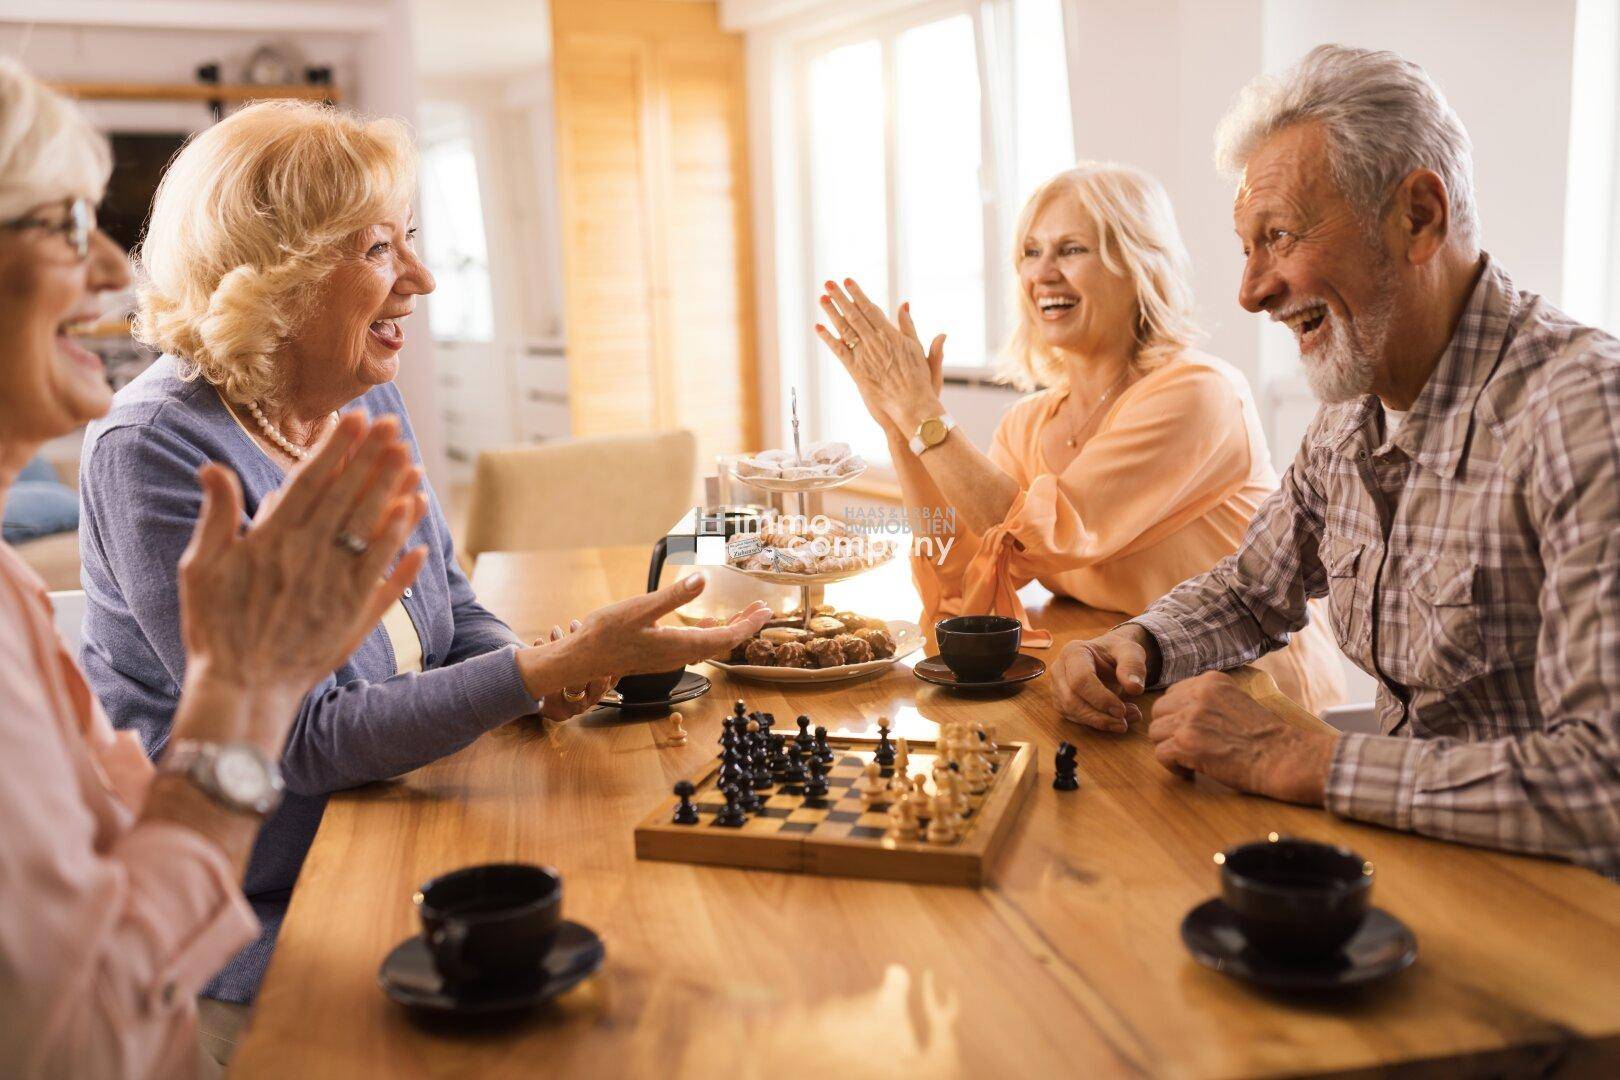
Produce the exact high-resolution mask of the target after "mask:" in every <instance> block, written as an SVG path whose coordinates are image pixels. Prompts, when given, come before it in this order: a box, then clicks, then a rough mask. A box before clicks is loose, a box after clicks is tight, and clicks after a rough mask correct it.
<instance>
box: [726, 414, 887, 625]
mask: <svg viewBox="0 0 1620 1080" xmlns="http://www.w3.org/2000/svg"><path fill="white" fill-rule="evenodd" d="M792 415H793V456H794V457H795V458H802V456H803V454H802V452H801V450H800V448H799V447H800V444H799V395H798V392H797V391H794V392H793V396H792ZM865 471H866V467H865V466H864V465H863V466H862V467H861V468H859V469H857V470H855V471H854V472H851V473H846V474H844V475H842V476H815V477H811V478H809V479H807V480H779V479H775V478H772V477H766V476H742V475H740V474H738V473H736V472H735V471H733V473H732V475H733V476H734V477H735V478H736V479H737V480H739V481H741V482H742V483H744V484H747V485H748V486H749V487H752V488H757V489H758V490H760V491H769V492H772V493H777V494H793V495H797V496H798V499H797V505H798V514H799V518H800V519H801V520H808V515H807V514H806V513H805V496H806V495H808V494H809V493H811V492H813V491H831V490H832V489H833V488H838V487H843V486H844V485H845V484H847V483H849V482H850V481H851V480H853V479H855V478H856V477H857V476H860V475H861V474H862V473H864V472H865ZM892 558H894V552H892V551H890V552H889V553H888V554H887V555H886V556H885V557H884V558H882V559H879V560H877V561H876V562H865V561H864V560H863V564H862V565H860V566H856V567H851V568H850V569H847V570H831V571H828V572H827V573H824V574H795V573H790V572H787V571H775V570H747V569H744V568H743V567H741V566H736V565H733V563H732V562H731V559H730V553H729V552H728V553H727V559H726V565H727V566H728V567H730V568H731V569H732V570H735V571H736V572H737V573H739V574H747V575H748V576H749V577H752V578H758V579H759V580H760V581H767V582H770V583H771V584H772V585H797V586H799V611H800V613H801V615H802V616H803V619H804V628H805V629H806V630H808V629H809V628H810V618H811V614H812V612H811V609H812V606H813V605H812V603H811V590H812V589H816V588H819V587H820V586H823V585H831V584H832V583H833V582H835V581H843V580H845V579H847V578H852V577H856V576H858V575H860V574H864V573H866V572H867V571H868V570H875V569H877V568H878V567H879V566H882V565H883V564H884V563H886V562H888V561H889V559H892Z"/></svg>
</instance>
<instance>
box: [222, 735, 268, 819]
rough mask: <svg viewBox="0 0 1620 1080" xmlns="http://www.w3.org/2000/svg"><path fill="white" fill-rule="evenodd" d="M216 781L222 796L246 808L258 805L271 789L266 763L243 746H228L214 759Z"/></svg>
mask: <svg viewBox="0 0 1620 1080" xmlns="http://www.w3.org/2000/svg"><path fill="white" fill-rule="evenodd" d="M214 780H215V782H216V783H218V784H219V790H220V794H222V795H224V796H225V797H226V798H227V799H229V800H231V801H232V802H235V803H241V804H242V805H244V806H250V805H252V804H254V803H257V802H258V801H259V800H260V799H262V798H263V797H264V796H265V793H266V789H267V788H268V787H269V783H268V780H267V778H266V777H265V773H264V763H263V762H261V761H260V760H259V759H258V757H257V756H255V755H254V753H253V752H252V751H251V750H248V749H247V748H245V747H241V746H227V747H225V748H224V749H222V750H221V751H220V752H219V756H218V757H217V758H215V759H214Z"/></svg>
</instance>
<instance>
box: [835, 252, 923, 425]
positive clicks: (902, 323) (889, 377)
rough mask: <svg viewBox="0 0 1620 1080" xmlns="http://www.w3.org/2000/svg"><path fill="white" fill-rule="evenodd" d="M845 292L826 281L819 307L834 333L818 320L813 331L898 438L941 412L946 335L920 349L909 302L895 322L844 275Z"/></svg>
mask: <svg viewBox="0 0 1620 1080" xmlns="http://www.w3.org/2000/svg"><path fill="white" fill-rule="evenodd" d="M844 284H845V285H846V286H848V289H849V291H848V292H847V293H846V292H845V291H844V290H843V289H841V288H839V287H838V285H837V284H836V283H834V282H831V281H829V282H826V293H825V294H824V295H823V296H822V297H821V308H822V310H823V311H825V312H826V313H827V317H828V319H829V320H830V321H831V323H832V325H833V327H834V329H835V330H836V331H837V333H836V334H834V333H833V332H831V331H829V330H828V329H827V328H826V327H825V326H822V325H821V324H819V323H818V324H816V334H817V335H818V336H819V337H820V338H821V340H822V342H823V343H824V344H826V346H827V348H828V349H830V350H832V353H833V355H834V356H836V357H838V360H839V362H840V363H842V364H843V365H844V369H845V370H846V371H848V372H849V374H850V377H851V378H852V379H854V380H855V386H856V388H857V389H858V390H859V391H860V394H861V400H862V401H863V402H864V403H865V405H866V409H867V411H868V412H869V413H871V414H872V418H873V419H874V420H876V421H877V422H878V423H879V424H881V425H883V427H884V429H885V430H886V431H888V432H889V433H890V434H898V435H899V436H900V437H901V438H902V439H904V438H905V437H907V436H909V435H910V433H911V432H912V431H913V430H914V429H915V428H916V426H917V424H919V423H921V422H922V421H923V420H925V419H927V418H928V417H930V416H937V415H939V414H940V413H941V412H943V411H944V408H943V406H941V405H940V401H939V395H940V391H941V389H942V387H943V385H944V376H943V366H944V362H945V335H944V334H941V335H939V336H938V337H936V338H935V339H934V342H933V344H932V345H931V346H930V347H929V348H928V349H924V348H923V345H922V339H921V338H919V337H918V336H917V328H916V327H915V326H914V325H912V322H911V311H910V305H901V308H900V312H899V325H898V326H896V325H895V324H894V323H892V322H890V321H889V319H888V318H887V317H886V316H885V315H884V314H883V311H882V309H881V308H879V307H878V306H877V305H876V304H874V303H872V301H871V300H869V299H867V296H866V294H865V293H864V292H862V291H861V287H860V286H859V285H857V284H856V283H855V282H854V281H853V280H852V279H849V278H846V279H845V280H844Z"/></svg>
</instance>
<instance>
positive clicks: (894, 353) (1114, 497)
mask: <svg viewBox="0 0 1620 1080" xmlns="http://www.w3.org/2000/svg"><path fill="white" fill-rule="evenodd" d="M1016 237H1017V250H1016V251H1015V253H1014V265H1015V268H1016V270H1017V274H1018V286H1019V288H1018V298H1019V310H1020V313H1021V316H1022V317H1021V320H1020V326H1019V328H1018V330H1017V332H1016V334H1015V335H1014V338H1013V341H1012V342H1011V344H1010V346H1009V349H1008V366H1007V370H1006V373H1005V374H1006V375H1007V378H1008V381H1010V382H1012V383H1013V384H1015V385H1017V386H1019V387H1020V388H1022V389H1025V390H1032V391H1035V392H1034V393H1031V394H1029V396H1027V397H1025V398H1023V399H1022V400H1020V401H1019V402H1017V403H1016V404H1015V405H1013V406H1012V407H1011V408H1010V409H1008V410H1007V413H1006V414H1005V415H1004V416H1003V417H1002V420H1001V424H1000V426H999V427H998V428H997V430H996V433H995V437H994V440H993V442H992V444H991V447H990V451H989V453H988V454H985V453H983V452H981V451H980V450H979V449H978V448H977V447H975V446H974V445H973V444H972V443H971V442H970V441H969V440H968V439H967V438H966V437H965V436H964V435H963V434H962V433H961V432H960V431H959V430H956V429H955V427H954V421H951V420H950V419H949V417H948V416H947V415H946V413H945V409H944V407H943V405H941V403H940V390H941V386H942V380H941V369H942V365H943V361H944V336H943V335H941V336H940V337H937V338H935V339H934V342H933V344H932V346H931V347H930V348H929V349H927V350H926V351H925V350H924V349H923V347H922V343H921V340H920V339H919V338H918V337H917V334H916V330H915V328H914V327H913V325H912V322H911V314H910V310H909V305H902V306H901V308H900V311H899V313H898V321H899V325H898V327H897V326H895V325H894V324H893V323H891V322H890V321H889V320H888V319H887V318H886V317H885V316H884V315H883V312H882V311H881V310H879V309H878V308H877V307H876V306H875V305H873V304H872V303H870V301H868V300H867V299H866V297H865V295H864V294H863V293H862V292H861V290H860V287H859V286H858V285H856V284H855V283H854V282H853V281H846V282H845V286H846V287H847V289H848V291H847V292H846V291H845V290H844V289H841V288H839V287H838V286H837V285H836V284H834V283H833V282H827V295H825V296H823V297H822V298H821V304H822V308H823V310H824V311H825V312H826V313H827V315H828V317H829V319H830V320H831V321H832V324H833V328H834V329H835V330H836V331H837V333H836V336H835V335H834V333H832V332H830V331H829V330H828V329H826V328H824V327H820V326H818V327H817V328H816V329H817V332H818V333H819V334H820V335H821V337H822V340H823V341H824V342H825V343H826V344H827V346H828V348H829V349H831V350H832V351H833V353H834V354H835V355H836V356H838V358H839V359H840V360H841V361H842V362H843V363H844V365H845V367H846V368H847V369H848V370H849V372H850V374H851V375H852V376H853V377H854V379H855V382H856V385H857V386H858V387H859V388H860V391H861V396H862V399H863V400H864V401H865V403H866V406H867V409H868V411H870V412H871V414H872V417H873V418H874V419H875V420H877V422H878V423H879V424H880V425H882V427H883V429H884V431H885V433H886V434H887V436H888V441H889V448H890V452H891V454H892V456H893V459H894V463H895V469H896V472H897V473H898V474H899V478H900V483H901V488H902V491H903V493H904V496H905V501H906V506H907V509H908V511H910V512H911V513H912V515H913V519H912V520H913V521H914V522H916V521H919V520H927V518H928V517H930V516H931V517H932V518H933V520H935V521H938V522H943V523H944V526H945V529H946V530H947V531H946V532H945V533H944V534H943V535H942V536H941V537H936V538H934V539H935V540H936V543H935V545H934V549H935V550H934V551H933V552H929V551H928V550H926V548H923V549H922V550H919V551H918V552H916V553H914V555H913V559H912V569H913V575H914V577H915V580H916V583H917V587H918V590H919V591H920V592H921V594H922V597H923V602H924V606H925V609H926V611H927V617H928V618H929V620H930V621H932V620H933V619H935V618H939V617H943V616H946V615H955V614H964V613H974V614H976V613H995V614H1001V615H1011V616H1014V617H1016V618H1018V619H1020V620H1021V621H1023V622H1024V623H1025V627H1026V632H1025V638H1024V640H1025V644H1027V645H1031V646H1035V647H1042V646H1046V645H1049V644H1050V643H1051V637H1050V635H1049V634H1047V633H1046V632H1045V631H1040V630H1033V629H1029V628H1028V621H1027V619H1026V618H1025V613H1024V608H1023V605H1022V604H1021V603H1020V601H1019V598H1018V590H1019V589H1020V588H1022V587H1023V586H1024V585H1026V584H1028V583H1029V582H1030V581H1031V580H1039V581H1040V582H1041V583H1042V584H1043V585H1045V586H1046V587H1047V588H1049V589H1050V590H1052V592H1054V593H1056V594H1058V595H1060V596H1069V597H1073V598H1074V599H1076V600H1079V601H1081V602H1082V603H1084V604H1087V605H1090V606H1092V607H1097V608H1102V609H1105V610H1109V611H1118V612H1122V613H1125V614H1127V615H1129V614H1136V613H1138V612H1141V611H1142V610H1143V609H1145V608H1146V607H1147V606H1148V605H1149V604H1150V603H1152V602H1153V601H1154V600H1156V599H1158V598H1159V597H1160V596H1162V595H1164V594H1165V593H1166V592H1169V591H1170V589H1171V588H1173V587H1174V586H1175V585H1177V584H1179V583H1180V582H1181V581H1183V580H1185V579H1186V578H1188V577H1191V576H1193V575H1194V574H1198V573H1201V572H1203V571H1205V570H1207V569H1209V568H1210V567H1211V566H1213V565H1214V564H1215V563H1216V562H1218V561H1219V560H1220V559H1222V558H1224V557H1225V556H1227V555H1230V554H1232V552H1234V551H1235V550H1237V547H1238V543H1239V541H1240V540H1241V539H1242V537H1243V533H1244V531H1245V530H1246V529H1247V527H1248V523H1249V520H1250V518H1252V517H1253V516H1254V513H1255V510H1256V509H1257V508H1258V507H1259V505H1260V503H1261V501H1262V500H1263V499H1265V498H1266V497H1267V496H1269V495H1270V494H1271V493H1272V492H1273V491H1274V490H1275V489H1276V487H1277V475H1276V473H1275V471H1274V470H1273V469H1272V467H1271V458H1270V454H1269V453H1268V452H1267V449H1266V443H1265V437H1264V435H1263V434H1262V431H1261V427H1260V421H1259V416H1258V414H1257V413H1256V411H1255V407H1254V402H1253V400H1252V398H1251V396H1250V394H1249V388H1248V385H1247V383H1246V382H1245V381H1244V379H1243V376H1242V375H1241V374H1239V373H1238V372H1237V371H1236V370H1235V369H1233V368H1232V367H1231V366H1230V365H1228V364H1226V363H1224V362H1223V361H1221V360H1218V359H1216V358H1215V357H1212V356H1207V355H1204V354H1202V353H1198V352H1195V351H1193V349H1192V348H1191V345H1192V342H1193V341H1194V340H1195V339H1196V338H1197V337H1198V336H1199V335H1198V330H1197V327H1196V326H1195V324H1194V322H1193V319H1192V309H1193V303H1192V292H1191V289H1190V287H1189V286H1188V284H1187V256H1186V251H1185V249H1184V248H1183V246H1182V243H1181V238H1180V235H1179V234H1178V232H1177V230H1176V224H1175V217H1174V214H1173V212H1172V211H1171V208H1170V203H1169V199H1168V198H1167V196H1166V195H1165V193H1164V190H1163V188H1161V187H1160V186H1159V184H1158V182H1157V181H1155V180H1154V179H1153V178H1152V177H1150V176H1148V175H1147V174H1145V173H1143V172H1140V171H1138V170H1136V169H1132V168H1127V167H1124V166H1120V165H1114V164H1100V163H1086V164H1082V165H1080V166H1079V167H1077V168H1074V169H1071V170H1069V171H1067V172H1064V173H1060V174H1059V175H1057V176H1055V177H1053V178H1052V179H1051V180H1049V181H1047V182H1046V183H1045V184H1043V185H1042V186H1041V187H1040V188H1039V189H1038V190H1037V191H1036V192H1035V194H1034V195H1033V196H1031V197H1030V199H1029V201H1028V202H1027V203H1026V204H1025V206H1024V210H1023V212H1022V214H1021V215H1020V219H1019V224H1018V229H1017V233H1016ZM1037 388H1040V389H1037ZM942 421H943V422H942ZM947 538H948V539H952V540H953V541H954V542H953V543H951V545H950V546H949V549H948V550H946V551H945V552H944V553H943V554H941V552H940V550H939V549H940V548H941V547H943V545H940V544H938V543H937V541H938V540H939V539H947ZM1258 666H1260V667H1262V668H1264V669H1265V670H1267V671H1269V672H1270V673H1271V675H1272V676H1273V677H1274V678H1275V679H1276V681H1277V683H1278V685H1279V686H1280V687H1281V688H1282V690H1283V691H1284V692H1285V693H1287V694H1288V695H1289V696H1290V697H1292V698H1293V699H1295V700H1296V701H1298V702H1300V703H1301V704H1302V705H1304V706H1305V707H1307V708H1309V709H1311V710H1313V711H1320V710H1321V709H1322V708H1325V707H1326V706H1329V705H1333V704H1337V703H1338V702H1339V701H1340V700H1341V699H1342V697H1343V677H1342V671H1341V668H1340V664H1339V658H1338V654H1337V651H1336V650H1335V648H1334V646H1333V643H1332V641H1331V639H1330V638H1329V637H1328V636H1327V634H1326V633H1325V631H1324V629H1323V624H1322V623H1321V622H1320V621H1319V620H1313V621H1312V622H1311V623H1310V624H1309V625H1308V626H1307V627H1306V628H1305V629H1304V630H1303V631H1301V632H1300V633H1299V634H1296V635H1295V636H1294V638H1293V640H1292V642H1291V643H1290V644H1289V646H1288V647H1287V648H1286V649H1283V650H1280V651H1278V652H1274V653H1271V654H1269V655H1268V656H1266V657H1265V658H1263V659H1262V660H1261V661H1259V663H1258Z"/></svg>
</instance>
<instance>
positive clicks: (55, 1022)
mask: <svg viewBox="0 0 1620 1080" xmlns="http://www.w3.org/2000/svg"><path fill="white" fill-rule="evenodd" d="M0 687H3V688H4V694H3V697H0V701H3V705H0V760H4V762H5V776H4V778H3V782H0V822H4V823H5V824H4V828H3V829H0V897H4V903H0V1002H5V1006H4V1008H0V1075H4V1076H19V1077H31V1076H108V1077H112V1076H189V1075H191V1074H192V1072H193V1070H194V1069H195V1067H196V1065H197V1041H196V1030H195V1027H196V1008H197V1007H196V1001H195V996H196V993H197V991H198V990H199V989H200V988H201V987H202V985H203V984H204V983H205V982H206V981H207V980H208V978H209V976H211V975H212V974H213V973H214V971H215V970H216V969H218V968H219V967H220V966H221V965H222V964H224V963H225V961H226V960H228V959H230V957H231V956H232V955H233V954H234V953H235V952H236V951H237V950H238V949H240V948H241V947H242V946H243V945H245V944H247V943H248V942H249V941H252V940H253V937H254V934H255V933H256V932H257V930H258V921H257V920H256V919H255V918H254V915H253V909H252V908H250V907H249V906H248V904H247V901H246V900H244V899H243V897H242V893H241V890H240V889H239V888H238V887H237V884H236V881H235V880H234V878H233V875H232V871H231V865H230V862H229V861H228V860H227V859H226V858H225V854H224V853H223V852H222V851H220V850H219V848H218V847H216V846H215V845H214V844H213V843H212V842H210V841H208V840H206V839H204V838H203V837H202V835H201V834H199V833H197V832H194V831H192V830H191V829H187V828H185V827H183V826H181V825H176V824H172V823H168V822H142V821H139V820H137V816H136V815H137V814H138V813H139V812H140V808H141V805H142V803H143V802H144V801H145V799H146V792H147V789H148V787H149V786H150V785H151V782H152V777H153V775H154V773H153V769H152V765H151V763H150V762H149V761H147V759H146V755H145V754H144V753H143V752H142V750H141V745H140V743H139V742H138V741H137V740H136V738H135V736H134V734H133V733H131V732H127V731H126V732H114V731H113V729H112V727H111V725H109V724H108V723H107V718H106V717H105V716H104V715H103V714H102V711H101V707H100V706H99V705H97V704H96V701H95V698H94V697H92V696H91V694H90V689H89V687H88V686H87V685H86V684H85V681H84V677H83V675H81V674H80V672H79V669H78V667H77V665H75V664H74V662H73V659H72V657H70V656H69V655H68V651H67V647H66V646H65V645H64V644H63V642H62V638H61V636H60V635H59V634H58V633H57V632H56V625H55V623H54V622H53V621H52V618H51V608H50V601H49V600H48V599H47V597H46V595H45V586H44V584H43V583H42V582H41V581H40V580H39V578H38V577H37V576H36V575H35V574H34V572H33V571H32V570H30V569H29V568H28V567H27V566H26V565H25V564H24V563H23V561H22V560H21V559H20V558H19V557H18V556H17V555H16V554H15V553H14V552H13V551H12V550H11V548H10V547H8V546H7V545H5V544H4V543H0Z"/></svg>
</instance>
